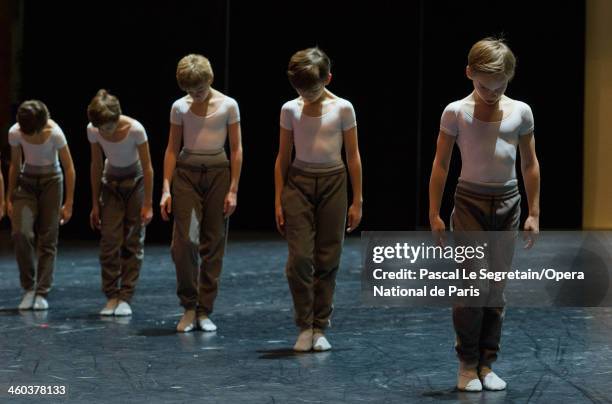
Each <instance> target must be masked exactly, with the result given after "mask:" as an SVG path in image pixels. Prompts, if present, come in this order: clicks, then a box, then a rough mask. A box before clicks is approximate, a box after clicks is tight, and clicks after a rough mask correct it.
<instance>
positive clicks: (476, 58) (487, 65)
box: [468, 37, 516, 80]
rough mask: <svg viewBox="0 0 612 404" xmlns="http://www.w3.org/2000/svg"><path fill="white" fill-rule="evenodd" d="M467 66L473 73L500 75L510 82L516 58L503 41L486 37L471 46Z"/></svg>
mask: <svg viewBox="0 0 612 404" xmlns="http://www.w3.org/2000/svg"><path fill="white" fill-rule="evenodd" d="M468 66H469V67H470V70H472V71H473V72H478V73H486V74H500V73H501V74H503V75H504V76H506V78H507V79H508V80H512V78H513V77H514V69H515V67H516V58H515V57H514V53H512V51H511V50H510V48H509V47H508V45H506V43H505V42H504V40H503V39H498V38H493V37H488V38H485V39H482V40H480V41H478V42H476V43H475V44H474V46H472V49H470V53H469V54H468Z"/></svg>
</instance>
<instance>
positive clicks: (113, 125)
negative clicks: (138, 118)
mask: <svg viewBox="0 0 612 404" xmlns="http://www.w3.org/2000/svg"><path fill="white" fill-rule="evenodd" d="M118 125H119V121H116V122H106V123H105V124H104V125H100V126H99V127H98V130H99V131H100V134H101V135H102V136H112V135H113V134H114V133H115V131H116V130H117V126H118Z"/></svg>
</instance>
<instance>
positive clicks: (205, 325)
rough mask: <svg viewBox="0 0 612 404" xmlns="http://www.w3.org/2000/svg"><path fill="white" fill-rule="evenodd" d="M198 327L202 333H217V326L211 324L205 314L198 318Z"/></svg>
mask: <svg viewBox="0 0 612 404" xmlns="http://www.w3.org/2000/svg"><path fill="white" fill-rule="evenodd" d="M198 326H199V327H200V329H201V330H202V331H206V332H213V331H217V326H216V325H215V323H213V322H212V320H211V319H210V318H208V316H207V315H206V314H202V315H201V316H200V317H198Z"/></svg>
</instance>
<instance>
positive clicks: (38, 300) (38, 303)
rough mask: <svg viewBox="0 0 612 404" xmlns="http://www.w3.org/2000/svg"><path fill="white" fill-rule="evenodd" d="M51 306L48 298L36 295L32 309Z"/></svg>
mask: <svg viewBox="0 0 612 404" xmlns="http://www.w3.org/2000/svg"><path fill="white" fill-rule="evenodd" d="M48 308H49V302H47V299H45V298H44V297H42V296H40V295H36V297H35V298H34V306H32V310H47V309H48Z"/></svg>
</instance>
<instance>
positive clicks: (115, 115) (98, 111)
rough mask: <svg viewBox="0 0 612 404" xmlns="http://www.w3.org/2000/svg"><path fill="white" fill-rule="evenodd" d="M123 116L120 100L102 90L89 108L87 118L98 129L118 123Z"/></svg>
mask: <svg viewBox="0 0 612 404" xmlns="http://www.w3.org/2000/svg"><path fill="white" fill-rule="evenodd" d="M120 116H121V105H120V104H119V100H118V99H117V97H115V96H114V95H112V94H110V93H109V92H108V91H106V90H104V89H101V90H98V93H97V94H96V96H95V97H93V99H92V100H91V102H90V103H89V106H87V117H88V118H89V121H90V122H91V124H92V125H93V126H95V127H96V128H98V127H100V126H102V125H104V124H107V123H109V122H117V121H118V120H119V117H120Z"/></svg>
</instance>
